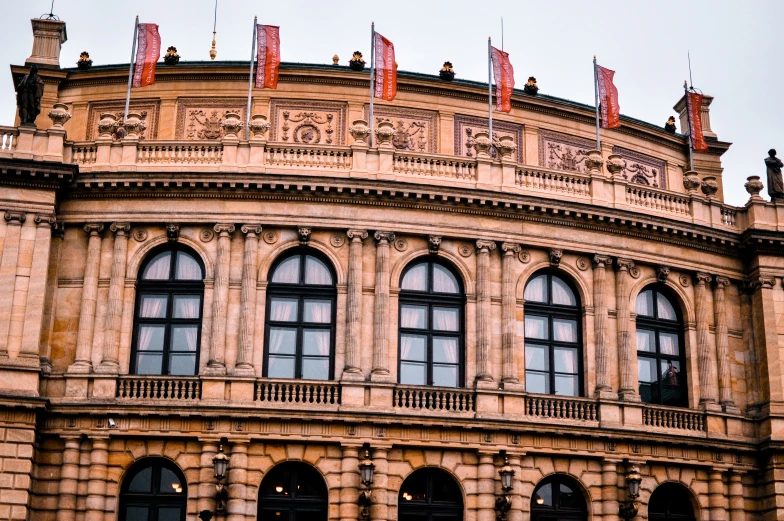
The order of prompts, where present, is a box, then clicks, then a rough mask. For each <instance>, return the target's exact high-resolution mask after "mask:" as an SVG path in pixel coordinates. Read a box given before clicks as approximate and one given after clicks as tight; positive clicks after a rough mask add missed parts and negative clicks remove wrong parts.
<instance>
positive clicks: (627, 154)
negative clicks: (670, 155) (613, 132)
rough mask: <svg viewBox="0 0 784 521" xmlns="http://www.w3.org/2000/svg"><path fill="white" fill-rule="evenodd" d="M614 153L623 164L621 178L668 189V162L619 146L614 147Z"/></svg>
mask: <svg viewBox="0 0 784 521" xmlns="http://www.w3.org/2000/svg"><path fill="white" fill-rule="evenodd" d="M612 153H613V155H614V156H618V157H620V158H621V161H620V162H619V164H623V169H622V170H621V172H619V174H618V175H619V177H621V178H623V179H625V180H627V181H629V182H630V183H634V184H638V185H645V186H652V187H654V188H667V163H666V161H663V160H661V159H658V158H656V157H652V156H649V155H646V154H641V153H640V152H637V151H636V150H629V149H627V148H623V147H619V146H614V147H613V149H612ZM608 170H609V165H608Z"/></svg>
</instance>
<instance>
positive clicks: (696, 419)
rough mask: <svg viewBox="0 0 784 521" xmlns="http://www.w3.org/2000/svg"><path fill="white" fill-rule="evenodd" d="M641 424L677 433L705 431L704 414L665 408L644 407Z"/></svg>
mask: <svg viewBox="0 0 784 521" xmlns="http://www.w3.org/2000/svg"><path fill="white" fill-rule="evenodd" d="M642 423H643V425H645V426H646V427H654V428H662V429H673V430H679V431H694V432H704V431H705V426H706V424H705V414H704V413H702V412H697V411H684V410H679V409H674V408H667V407H656V406H652V405H646V406H645V407H644V408H643V410H642Z"/></svg>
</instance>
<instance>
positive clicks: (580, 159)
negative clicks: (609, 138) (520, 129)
mask: <svg viewBox="0 0 784 521" xmlns="http://www.w3.org/2000/svg"><path fill="white" fill-rule="evenodd" d="M538 137H539V166H543V167H545V168H551V169H553V170H565V171H567V172H580V173H583V174H587V173H588V170H589V168H588V165H587V164H586V159H587V158H588V153H589V152H590V151H591V150H593V149H594V148H595V146H596V142H595V141H592V140H590V139H585V138H581V137H576V136H570V135H568V134H561V133H560V132H552V131H549V130H540V131H539V133H538Z"/></svg>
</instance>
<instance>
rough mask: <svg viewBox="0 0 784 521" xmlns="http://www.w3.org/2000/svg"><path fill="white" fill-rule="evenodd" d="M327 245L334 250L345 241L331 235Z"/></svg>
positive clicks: (338, 236) (341, 237)
mask: <svg viewBox="0 0 784 521" xmlns="http://www.w3.org/2000/svg"><path fill="white" fill-rule="evenodd" d="M329 243H330V244H331V245H332V246H334V247H335V248H340V247H341V246H343V245H344V244H345V243H346V239H344V238H343V236H342V235H333V236H332V237H330V238H329Z"/></svg>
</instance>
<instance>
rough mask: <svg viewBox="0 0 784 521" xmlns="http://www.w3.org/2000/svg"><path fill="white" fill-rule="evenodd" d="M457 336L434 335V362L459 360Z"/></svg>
mask: <svg viewBox="0 0 784 521" xmlns="http://www.w3.org/2000/svg"><path fill="white" fill-rule="evenodd" d="M458 360H459V358H458V353H457V338H454V337H453V338H444V337H433V362H443V363H447V364H456V363H457V362H458Z"/></svg>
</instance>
